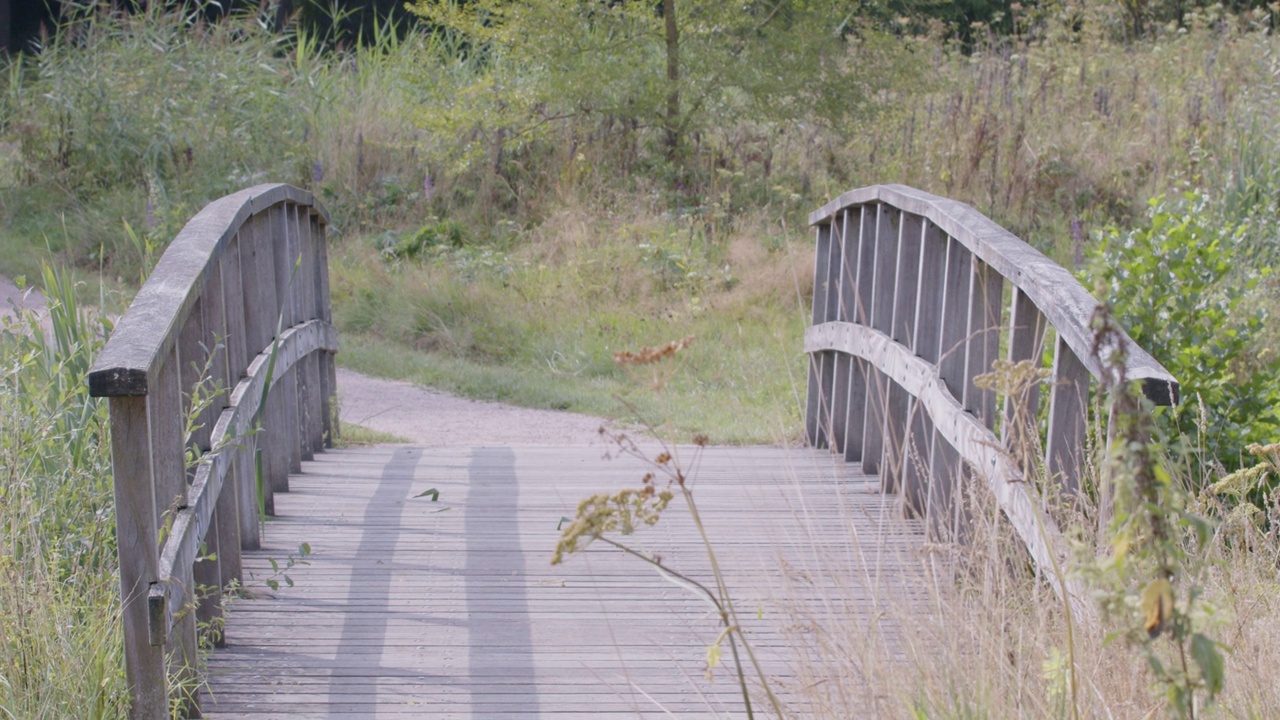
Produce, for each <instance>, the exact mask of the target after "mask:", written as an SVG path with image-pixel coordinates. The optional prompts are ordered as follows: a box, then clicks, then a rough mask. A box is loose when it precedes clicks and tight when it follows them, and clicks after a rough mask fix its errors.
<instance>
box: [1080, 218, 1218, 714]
mask: <svg viewBox="0 0 1280 720" xmlns="http://www.w3.org/2000/svg"><path fill="white" fill-rule="evenodd" d="M1157 225H1158V224H1157ZM1092 325H1093V328H1094V333H1095V335H1094V343H1093V355H1094V359H1095V361H1097V362H1098V363H1099V364H1100V365H1101V366H1102V367H1103V373H1102V385H1103V387H1104V390H1105V391H1106V392H1107V404H1108V405H1109V410H1110V413H1109V415H1110V417H1111V428H1110V432H1111V433H1113V434H1114V441H1113V442H1112V443H1111V445H1110V447H1108V448H1107V455H1106V458H1105V467H1104V468H1103V470H1102V472H1103V473H1104V474H1105V477H1107V478H1108V479H1109V480H1110V483H1111V486H1112V487H1113V488H1114V499H1115V504H1114V517H1113V518H1112V519H1111V524H1110V527H1109V528H1107V529H1106V530H1107V532H1108V535H1104V537H1106V538H1107V539H1108V540H1109V541H1110V546H1111V547H1110V549H1111V553H1110V554H1109V555H1103V556H1102V557H1101V558H1100V559H1099V560H1097V561H1096V562H1095V563H1093V564H1092V568H1091V571H1092V572H1093V574H1094V575H1095V577H1094V580H1095V582H1099V583H1100V584H1101V586H1102V587H1103V589H1104V590H1103V592H1102V593H1100V598H1101V600H1102V606H1103V609H1104V610H1105V611H1107V615H1108V617H1109V618H1111V619H1113V620H1114V621H1116V622H1118V623H1119V624H1120V627H1121V629H1120V630H1119V631H1117V632H1116V633H1115V634H1114V636H1113V637H1123V638H1125V640H1126V641H1127V642H1128V643H1129V644H1130V645H1132V646H1133V647H1136V648H1137V649H1138V652H1139V653H1140V654H1141V656H1142V657H1143V658H1144V660H1145V661H1146V664H1147V667H1148V668H1149V670H1150V671H1151V673H1152V675H1153V677H1154V678H1155V681H1156V683H1157V685H1158V686H1160V687H1161V688H1162V689H1163V690H1164V691H1165V696H1166V700H1167V702H1168V708H1169V710H1170V711H1172V714H1173V716H1174V717H1177V718H1188V719H1190V720H1194V718H1196V717H1197V716H1198V715H1199V714H1200V713H1201V712H1202V711H1203V710H1204V709H1207V708H1208V707H1211V706H1212V705H1213V703H1214V701H1215V699H1216V698H1217V695H1218V693H1219V692H1221V690H1222V687H1223V677H1224V674H1225V669H1224V667H1225V666H1224V662H1223V658H1222V653H1221V651H1220V649H1219V644H1218V643H1217V642H1215V641H1214V640H1212V639H1210V638H1209V636H1208V635H1207V634H1205V633H1206V631H1207V628H1208V627H1209V626H1210V625H1211V619H1210V618H1211V615H1212V608H1211V607H1210V606H1209V605H1208V604H1207V603H1205V602H1204V598H1203V587H1202V586H1201V584H1200V583H1201V578H1202V577H1203V574H1204V571H1205V569H1206V567H1207V565H1208V564H1209V562H1210V561H1209V560H1208V554H1207V553H1206V552H1205V550H1206V548H1207V546H1208V544H1209V541H1210V539H1211V538H1212V537H1213V534H1214V523H1213V522H1212V521H1211V520H1209V519H1207V518H1204V517H1201V516H1199V515H1197V514H1196V513H1195V512H1194V511H1193V509H1192V497H1193V495H1192V493H1191V492H1189V491H1188V487H1187V486H1188V483H1187V482H1185V480H1186V479H1185V478H1181V477H1178V476H1176V475H1175V473H1176V472H1177V470H1176V468H1177V466H1178V463H1171V462H1169V458H1168V456H1167V455H1165V453H1164V451H1163V447H1162V445H1163V443H1162V442H1161V433H1160V431H1159V429H1158V428H1157V427H1156V425H1155V422H1154V419H1153V414H1152V409H1153V408H1152V406H1151V403H1150V402H1149V401H1147V399H1146V398H1145V397H1143V396H1142V395H1141V393H1140V391H1139V389H1138V388H1137V387H1135V386H1134V385H1133V384H1131V383H1129V379H1128V378H1127V377H1125V357H1126V353H1127V348H1126V345H1125V343H1124V341H1123V340H1122V337H1123V336H1122V334H1121V331H1120V329H1119V327H1118V326H1117V325H1116V322H1115V318H1114V317H1113V316H1112V314H1111V309H1110V308H1109V307H1107V306H1106V305H1103V306H1102V307H1100V308H1099V310H1098V311H1097V312H1096V313H1095V314H1094V317H1093V322H1092ZM1138 588H1141V589H1140V590H1139V589H1138Z"/></svg>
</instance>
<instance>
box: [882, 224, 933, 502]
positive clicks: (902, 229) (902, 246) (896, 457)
mask: <svg viewBox="0 0 1280 720" xmlns="http://www.w3.org/2000/svg"><path fill="white" fill-rule="evenodd" d="M922 232H923V220H922V218H920V216H918V215H909V214H905V213H904V214H903V215H902V216H901V218H900V220H899V224H898V239H897V243H896V244H897V253H898V257H897V260H896V261H895V266H896V269H895V278H894V285H893V310H892V312H891V314H890V321H889V328H890V332H889V335H890V336H891V337H893V339H894V340H896V341H897V342H900V343H902V344H903V345H905V346H906V347H909V348H910V347H912V343H913V342H914V341H915V323H916V301H917V295H918V285H919V281H920V248H921V233H922ZM888 389H889V393H888V395H887V397H886V398H885V422H884V429H883V431H882V434H883V437H884V458H885V460H884V466H883V467H882V468H881V469H880V481H881V483H883V485H882V487H883V488H884V490H885V492H895V493H896V492H898V491H899V489H900V488H901V486H902V483H903V482H904V480H905V472H906V469H905V466H904V460H905V459H906V443H907V435H908V431H909V428H908V425H907V423H908V419H909V415H910V412H911V395H910V394H909V393H907V391H905V390H903V389H902V387H901V386H899V385H897V384H894V383H890V384H889V388H888Z"/></svg>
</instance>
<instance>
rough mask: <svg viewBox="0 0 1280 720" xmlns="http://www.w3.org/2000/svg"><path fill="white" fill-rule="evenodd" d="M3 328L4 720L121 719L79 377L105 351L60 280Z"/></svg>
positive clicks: (105, 485) (92, 411) (92, 430)
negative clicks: (42, 308) (45, 312)
mask: <svg viewBox="0 0 1280 720" xmlns="http://www.w3.org/2000/svg"><path fill="white" fill-rule="evenodd" d="M44 285H45V287H46V289H47V292H48V295H49V297H50V301H49V327H50V334H49V336H46V335H45V334H44V332H43V330H42V329H41V327H40V323H39V320H38V318H37V317H36V315H35V314H34V313H29V312H25V311H24V312H22V313H20V314H19V316H18V318H17V320H16V321H15V322H11V321H7V320H0V715H4V716H5V717H21V718H37V719H39V718H49V719H50V720H53V719H56V718H68V717H76V718H94V719H98V718H119V717H124V715H125V711H126V703H127V695H126V687H125V679H124V670H123V662H124V661H123V648H122V647H121V644H120V641H119V637H120V631H119V625H118V622H119V607H120V601H119V580H118V578H117V576H116V573H115V568H116V547H115V513H114V510H113V505H112V495H111V474H110V468H111V463H110V445H109V442H108V434H107V417H106V406H105V404H100V403H98V402H97V401H96V400H95V399H93V398H90V397H89V393H88V387H87V385H86V383H85V375H86V373H87V370H88V368H89V365H90V363H91V361H92V358H93V355H94V352H95V351H96V350H97V348H98V347H99V346H100V344H101V342H102V334H103V333H102V331H101V328H100V327H98V326H97V323H95V322H93V321H91V320H89V319H88V318H87V317H86V316H85V315H83V314H82V313H80V312H79V310H78V308H77V307H76V303H75V294H74V289H73V288H72V287H71V285H70V282H69V281H68V279H67V277H66V276H65V275H61V274H58V273H55V272H53V271H52V270H50V269H48V268H46V269H45V272H44Z"/></svg>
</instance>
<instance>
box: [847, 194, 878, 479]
mask: <svg viewBox="0 0 1280 720" xmlns="http://www.w3.org/2000/svg"><path fill="white" fill-rule="evenodd" d="M850 219H851V220H852V219H854V218H852V217H851V218H850ZM856 219H857V228H856V229H854V230H853V231H852V232H850V233H849V235H848V237H849V238H850V239H851V240H853V246H852V247H851V248H849V247H847V248H846V250H845V268H844V274H843V276H842V278H841V283H843V284H844V285H845V286H846V291H845V295H844V297H843V299H842V301H841V302H842V311H843V312H844V314H845V321H846V322H850V323H854V324H861V325H866V324H867V322H868V321H869V318H870V312H871V287H872V280H871V278H872V275H873V266H874V264H875V249H876V242H875V233H876V213H875V211H874V208H868V206H866V205H862V206H860V207H859V208H858V211H857V216H856ZM849 360H850V362H849V396H848V400H847V401H846V405H847V413H846V418H847V419H846V421H845V449H844V461H845V462H857V463H860V462H862V458H863V451H862V437H863V434H864V433H865V432H866V425H867V416H866V412H867V381H868V370H867V363H866V361H864V360H862V359H861V358H857V357H851V358H849Z"/></svg>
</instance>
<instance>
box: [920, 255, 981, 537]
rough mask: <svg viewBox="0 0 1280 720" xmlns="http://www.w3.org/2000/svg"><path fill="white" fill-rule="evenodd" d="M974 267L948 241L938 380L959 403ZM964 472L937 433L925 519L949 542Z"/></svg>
mask: <svg viewBox="0 0 1280 720" xmlns="http://www.w3.org/2000/svg"><path fill="white" fill-rule="evenodd" d="M972 263H973V254H972V253H970V252H969V250H968V249H967V248H965V247H964V246H963V245H962V244H960V242H959V241H957V240H956V239H955V238H947V258H946V265H945V270H944V276H943V289H942V308H941V309H942V318H941V323H940V324H939V330H938V376H939V377H940V378H941V379H942V382H943V384H944V385H945V386H946V388H947V391H948V392H950V393H951V395H952V396H953V397H954V398H956V400H957V401H959V400H960V399H961V398H963V397H964V387H965V378H964V368H965V353H966V349H965V344H966V341H967V340H968V331H969V287H970V281H971V280H972V276H973V273H972ZM963 472H964V468H963V466H962V464H961V460H960V454H959V453H958V452H957V451H956V449H955V448H953V447H951V444H950V443H948V442H947V441H946V440H944V439H943V438H942V435H941V433H939V432H937V431H936V429H935V432H934V434H933V438H932V441H931V443H930V450H929V474H930V477H931V480H930V483H929V497H928V501H927V502H926V506H927V507H926V510H925V515H926V517H927V518H928V520H929V525H930V529H931V530H932V531H933V532H935V533H938V534H940V535H942V536H943V537H945V538H950V537H952V536H953V535H954V534H955V532H956V530H957V520H958V516H957V511H958V509H959V500H960V494H959V485H960V483H961V481H962V478H963Z"/></svg>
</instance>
